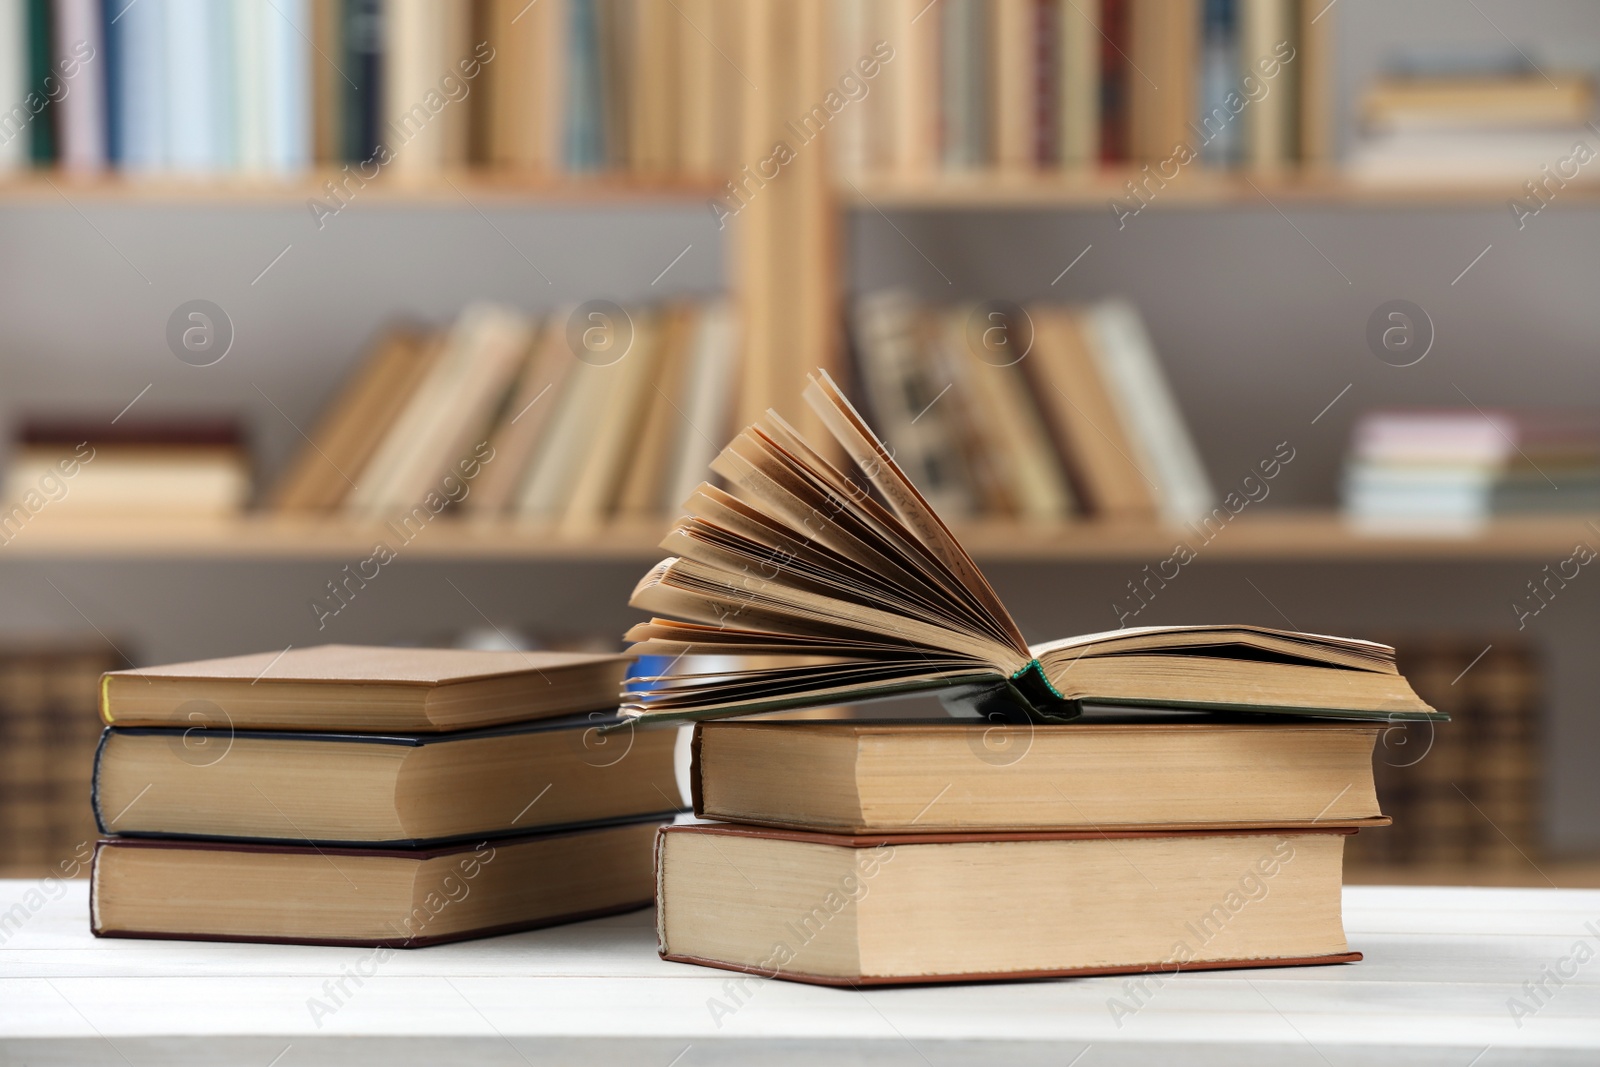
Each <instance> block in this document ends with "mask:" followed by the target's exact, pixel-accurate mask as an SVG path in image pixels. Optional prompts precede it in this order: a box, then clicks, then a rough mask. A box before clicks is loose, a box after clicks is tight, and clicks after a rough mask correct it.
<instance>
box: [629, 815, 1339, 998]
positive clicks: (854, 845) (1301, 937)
mask: <svg viewBox="0 0 1600 1067" xmlns="http://www.w3.org/2000/svg"><path fill="white" fill-rule="evenodd" d="M1351 832H1352V831H1350V830H1348V829H1329V830H1320V829H1319V830H1268V831H1260V832H1254V833H1241V832H1238V831H1233V832H1220V833H1219V832H1216V831H1209V832H1208V831H1191V832H1188V833H1181V832H1180V833H1160V834H1158V833H1148V832H1140V831H1115V832H1101V831H1094V830H1085V831H1081V832H1071V833H1061V832H1058V833H995V834H959V835H957V834H952V835H925V836H906V835H899V836H896V835H862V836H845V835H842V834H816V833H803V832H796V831H785V830H766V829H760V828H756V827H743V826H732V825H727V824H718V823H699V824H679V825H674V826H668V827H663V828H662V829H661V831H660V833H659V835H658V837H657V845H656V855H657V860H656V869H657V875H656V909H657V910H656V929H657V934H658V937H659V940H660V951H661V955H662V958H663V959H667V960H672V961H675V962H680V963H699V964H704V965H708V966H713V967H724V968H727V969H730V970H738V971H747V972H750V973H753V974H758V975H761V976H763V977H769V978H784V979H788V980H791V981H798V982H810V983H816V984H822V985H849V986H859V985H883V984H897V983H899V984H904V983H924V982H955V981H961V982H971V981H997V980H1006V979H1017V978H1046V977H1059V976H1067V975H1095V974H1138V973H1141V972H1145V971H1153V972H1164V973H1169V974H1176V973H1178V972H1180V971H1186V970H1209V969H1216V968H1224V967H1285V966H1298V965H1305V964H1329V963H1350V962H1354V961H1357V960H1359V959H1360V958H1361V953H1359V952H1353V951H1351V949H1350V945H1349V943H1348V942H1347V941H1346V939H1345V933H1344V924H1343V921H1342V916H1341V913H1340V906H1341V902H1340V891H1341V886H1340V880H1341V879H1340V875H1341V861H1342V856H1343V850H1344V839H1345V837H1346V836H1347V835H1348V834H1349V833H1351ZM730 869H731V870H733V871H738V872H739V873H740V874H742V875H743V876H744V877H743V879H740V878H735V877H730ZM746 882H748V883H749V884H748V885H747V884H746ZM750 885H756V886H760V887H761V891H760V892H758V893H757V892H751V890H750ZM1001 886H1003V887H1004V890H1003V891H1000V895H1001V896H1002V897H1005V896H1007V895H1009V896H1010V898H1011V899H1014V900H1017V901H1023V900H1035V901H1037V900H1045V901H1057V902H1070V904H1067V905H1065V906H1060V907H1043V908H1039V907H1022V906H1017V907H1006V906H998V903H999V902H998V901H997V897H996V893H997V887H1001Z"/></svg>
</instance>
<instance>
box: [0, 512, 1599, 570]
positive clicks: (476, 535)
mask: <svg viewBox="0 0 1600 1067" xmlns="http://www.w3.org/2000/svg"><path fill="white" fill-rule="evenodd" d="M1591 518H1592V520H1593V521H1600V515H1596V516H1593V517H1588V516H1580V515H1570V516H1532V517H1508V518H1496V519H1493V520H1491V521H1489V522H1487V523H1485V524H1484V525H1483V526H1482V528H1481V529H1475V530H1471V531H1453V530H1443V531H1439V532H1435V533H1428V532H1406V533H1375V532H1371V531H1367V530H1363V529H1361V528H1359V527H1357V526H1353V525H1352V524H1351V523H1350V522H1349V521H1348V520H1346V519H1345V518H1343V517H1342V516H1340V515H1338V514H1335V513H1329V512H1304V513H1297V512H1294V511H1287V510H1281V511H1278V512H1268V513H1263V514H1261V515H1256V516H1243V517H1241V518H1240V519H1239V520H1238V521H1237V522H1235V523H1233V524H1231V525H1229V526H1228V527H1226V528H1225V529H1223V530H1222V531H1221V532H1219V533H1218V534H1217V535H1216V536H1215V539H1214V540H1213V541H1211V542H1210V543H1209V544H1206V543H1204V541H1203V538H1202V537H1200V536H1197V534H1196V532H1195V531H1194V530H1193V529H1188V528H1184V527H1179V526H1163V525H1156V524H1146V523H1119V522H1097V521H1088V520H1086V521H1082V522H1072V523H1067V524H1061V525H1055V526H1044V525H1038V524H1029V523H1020V522H1013V521H1004V520H991V521H980V522H967V523H953V524H952V529H954V531H955V533H956V535H957V536H958V537H960V539H961V541H962V543H963V544H964V545H966V546H967V548H968V549H969V550H970V551H971V552H972V554H973V556H974V557H976V558H977V559H978V560H979V561H980V562H1008V563H1039V564H1049V563H1128V562H1146V561H1148V560H1151V559H1157V558H1162V557H1164V556H1166V555H1168V554H1170V553H1171V552H1172V549H1173V545H1174V544H1176V543H1178V542H1184V541H1187V542H1188V543H1190V544H1197V545H1202V546H1203V547H1200V548H1199V549H1198V551H1197V555H1198V556H1199V557H1200V558H1202V559H1207V560H1214V561H1217V562H1223V561H1229V562H1239V561H1277V562H1285V563H1307V564H1315V563H1324V562H1361V561H1368V562H1455V563H1474V562H1484V561H1501V562H1505V561H1531V560H1539V561H1543V560H1546V559H1549V558H1553V557H1555V556H1558V555H1561V554H1564V553H1566V552H1568V551H1570V550H1571V548H1572V544H1573V541H1574V539H1575V538H1581V537H1583V536H1584V533H1585V530H1586V529H1587V528H1588V527H1587V523H1586V519H1591ZM664 525H665V524H664V520H661V519H654V518H645V519H632V520H626V521H608V522H605V523H603V524H601V525H598V526H596V527H594V528H593V529H592V530H589V531H588V532H584V533H577V534H575V533H572V532H563V531H561V530H559V529H557V528H555V527H553V526H550V525H548V524H541V523H529V522H517V521H514V520H505V519H495V520H491V521H474V520H469V519H450V518H446V519H442V520H440V521H438V522H436V523H433V524H432V525H430V526H428V527H427V528H426V529H424V530H422V531H420V532H418V533H416V534H415V535H414V537H413V539H412V540H409V541H407V542H406V549H405V552H406V555H407V556H408V557H410V558H418V559H431V560H463V561H503V562H507V563H516V562H522V561H530V560H544V561H557V562H559V561H562V560H569V561H573V562H589V561H625V562H632V563H638V564H640V565H646V564H649V563H653V562H655V561H656V559H657V558H658V557H659V556H660V554H661V550H660V549H659V548H658V547H657V542H659V541H660V540H661V536H662V533H663V529H664ZM397 529H398V527H397V526H391V525H388V524H385V523H377V522H370V521H360V520H353V519H350V518H344V517H325V516H296V515H282V514H275V513H245V514H242V515H239V516H234V517H201V518H184V519H174V518H170V517H162V516H139V515H130V514H119V515H116V516H115V518H114V521H106V520H105V519H103V518H94V517H84V518H78V517H62V518H53V517H51V516H48V515H46V516H43V517H41V518H40V519H38V520H36V524H35V525H34V526H30V527H29V528H27V529H26V530H25V531H24V532H22V533H20V534H19V535H17V536H16V537H14V538H13V539H12V540H11V541H10V542H8V543H7V545H6V547H5V552H6V555H7V556H8V557H13V558H17V559H30V560H71V559H80V558H98V559H127V560H139V559H152V558H162V557H169V558H196V559H205V560H211V561H219V560H221V561H226V560H235V561H239V562H246V563H247V562H250V561H253V560H262V559H283V560H294V559H306V560H315V559H331V558H346V557H349V556H351V555H357V554H365V553H367V552H370V550H371V549H372V546H373V544H374V543H375V542H376V541H379V540H384V539H387V540H389V541H391V542H394V541H395V539H396V536H397V535H396V531H397Z"/></svg>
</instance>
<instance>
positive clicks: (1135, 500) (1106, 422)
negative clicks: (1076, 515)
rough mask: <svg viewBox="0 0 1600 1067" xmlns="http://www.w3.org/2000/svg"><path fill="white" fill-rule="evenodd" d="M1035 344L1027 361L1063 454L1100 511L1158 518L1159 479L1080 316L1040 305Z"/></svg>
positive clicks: (1088, 505) (1093, 512) (1087, 500)
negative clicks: (1140, 456)
mask: <svg viewBox="0 0 1600 1067" xmlns="http://www.w3.org/2000/svg"><path fill="white" fill-rule="evenodd" d="M1029 313H1030V314H1031V315H1032V317H1033V324H1034V350H1033V352H1032V353H1030V354H1029V356H1028V358H1027V360H1025V361H1024V362H1025V363H1026V365H1027V368H1028V370H1029V371H1030V372H1031V374H1032V379H1033V394H1034V396H1035V397H1037V398H1038V400H1039V404H1040V407H1041V408H1042V409H1043V410H1044V412H1045V413H1046V416H1047V418H1048V419H1049V421H1050V424H1051V426H1052V428H1053V429H1054V431H1055V434H1056V439H1057V440H1058V441H1059V442H1060V450H1061V455H1062V456H1064V457H1065V458H1066V460H1067V463H1068V466H1069V468H1070V469H1071V471H1072V473H1073V475H1074V483H1075V485H1076V486H1077V487H1078V489H1079V490H1080V493H1081V497H1082V500H1083V505H1084V508H1085V510H1086V511H1087V512H1088V513H1089V515H1090V516H1091V517H1093V518H1111V519H1126V520H1129V521H1137V522H1155V521H1156V519H1157V518H1158V517H1159V512H1158V509H1157V507H1156V500H1155V490H1154V487H1153V484H1152V482H1151V481H1150V479H1149V477H1147V475H1146V474H1145V473H1143V472H1142V471H1141V470H1140V469H1139V466H1138V463H1137V461H1136V459H1135V457H1136V455H1137V453H1136V451H1135V449H1134V446H1133V444H1132V442H1131V441H1130V440H1129V438H1128V431H1127V428H1126V427H1125V426H1124V425H1123V422H1122V419H1121V418H1120V417H1119V415H1118V414H1117V411H1116V408H1115V407H1114V406H1113V404H1112V401H1111V396H1110V393H1109V392H1108V391H1107V387H1106V383H1105V381H1104V380H1103V379H1102V378H1101V376H1100V372H1099V370H1098V369H1097V368H1096V366H1095V362H1094V358H1093V356H1092V355H1091V354H1090V352H1089V351H1088V349H1087V347H1086V344H1085V341H1084V338H1083V335H1082V333H1081V328H1080V326H1079V323H1078V321H1077V319H1076V317H1075V316H1074V315H1073V314H1072V313H1071V312H1068V311H1062V310H1058V309H1054V308H1049V307H1043V306H1035V307H1033V308H1031V309H1030V312H1029Z"/></svg>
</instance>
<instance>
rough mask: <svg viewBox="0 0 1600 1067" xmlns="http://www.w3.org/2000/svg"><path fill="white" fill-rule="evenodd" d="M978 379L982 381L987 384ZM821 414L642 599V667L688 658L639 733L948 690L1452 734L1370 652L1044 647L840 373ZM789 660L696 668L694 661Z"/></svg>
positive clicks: (648, 703) (744, 463)
mask: <svg viewBox="0 0 1600 1067" xmlns="http://www.w3.org/2000/svg"><path fill="white" fill-rule="evenodd" d="M980 370H981V368H980ZM805 398H806V401H807V402H808V403H809V404H810V405H811V407H812V409H813V410H814V411H815V412H816V413H817V415H818V417H819V419H820V421H821V423H822V425H824V426H825V427H826V428H827V430H828V432H829V434H830V435H831V436H832V438H833V443H834V445H836V447H837V451H838V454H839V455H842V456H844V457H847V459H846V460H845V462H846V464H847V466H846V467H843V468H841V467H838V466H835V465H834V463H833V462H831V461H830V460H829V459H828V458H826V457H827V456H828V455H829V454H830V451H831V450H830V449H829V448H828V447H826V446H819V445H818V444H815V443H812V442H809V441H807V440H805V439H804V438H802V437H801V435H800V434H799V433H798V431H796V430H795V429H794V428H793V427H792V426H790V425H789V424H788V423H787V422H785V421H784V420H783V419H782V418H780V417H779V416H778V415H777V414H776V413H773V412H769V413H768V414H767V416H766V417H765V418H764V419H762V420H761V421H760V422H758V423H757V424H756V425H754V426H751V427H749V428H748V429H746V430H745V431H743V432H742V433H740V434H739V435H738V436H737V437H736V438H735V439H734V441H733V442H732V443H731V444H730V445H728V447H727V448H726V449H724V451H723V452H722V454H721V455H720V456H719V457H718V458H717V459H716V461H715V462H714V463H713V464H712V469H713V470H714V471H716V473H717V474H719V475H721V476H722V477H723V478H724V479H726V480H727V482H728V483H729V484H731V485H732V486H733V487H734V489H735V492H734V493H729V492H725V491H722V490H720V489H717V488H715V487H713V486H711V485H709V484H703V485H701V486H700V488H699V489H698V490H697V491H696V492H695V493H694V494H693V495H692V496H691V497H690V498H689V499H688V501H687V502H686V503H685V504H684V508H683V510H684V512H685V515H684V517H682V518H680V519H679V520H678V521H677V522H676V523H675V524H674V525H673V527H672V529H671V531H670V532H669V533H668V534H667V537H666V539H665V540H664V541H663V542H662V547H663V548H664V549H666V550H667V551H668V552H670V553H672V555H671V556H670V557H669V558H667V559H665V560H663V561H662V562H660V563H658V564H657V565H656V566H655V567H653V568H652V569H651V570H650V571H649V573H647V574H646V575H645V576H644V578H643V579H642V580H641V581H640V582H639V584H638V586H637V587H636V588H635V589H634V592H633V597H632V600H631V601H630V602H631V603H632V604H633V605H634V606H635V607H638V608H643V609H645V610H646V611H650V612H652V613H655V614H656V616H657V617H656V618H653V619H652V620H651V621H649V622H646V623H641V624H639V625H637V626H635V627H633V628H632V629H631V630H629V631H628V635H627V636H628V639H629V640H630V641H632V642H634V645H633V648H632V649H631V651H633V652H635V653H638V654H642V655H658V656H665V657H668V658H669V659H674V658H678V657H681V658H682V662H681V666H680V671H679V672H674V673H671V674H668V675H664V676H660V677H653V676H638V677H634V678H630V679H629V681H628V686H627V688H626V690H625V691H624V697H623V705H622V710H623V713H624V714H625V715H628V716H631V717H634V718H637V719H642V720H673V719H707V718H724V717H729V716H735V715H749V714H753V713H757V712H764V711H778V710H784V709H790V708H804V707H817V706H824V705H828V704H837V703H855V702H860V701H863V700H871V699H876V698H879V697H888V696H896V695H900V694H904V693H911V692H926V691H937V692H939V693H940V695H941V697H942V698H944V699H945V700H946V702H947V703H948V704H952V705H956V706H959V707H962V708H964V709H966V710H976V711H977V712H978V713H980V714H982V715H984V716H986V717H990V718H1016V719H1025V720H1035V721H1043V722H1050V721H1068V720H1072V719H1075V718H1078V717H1079V716H1080V715H1081V714H1082V712H1083V709H1084V708H1085V707H1086V706H1095V705H1111V706H1117V705H1121V706H1133V707H1144V708H1162V709H1174V708H1177V709H1181V708H1194V709H1202V710H1211V711H1229V712H1233V713H1248V714H1265V715H1276V716H1281V715H1283V714H1285V713H1287V714H1290V715H1300V716H1306V715H1311V716H1324V717H1333V718H1343V719H1370V720H1381V721H1394V720H1401V719H1421V718H1444V717H1445V716H1442V715H1440V714H1439V713H1438V712H1436V711H1434V710H1433V709H1432V708H1431V707H1430V706H1429V705H1428V704H1427V703H1426V702H1424V701H1423V700H1422V699H1421V698H1420V697H1418V696H1417V694H1416V693H1415V692H1414V691H1413V690H1412V688H1411V686H1410V685H1409V684H1407V682H1406V680H1405V678H1403V677H1402V676H1401V675H1400V673H1399V671H1398V670H1397V669H1396V667H1395V660H1394V649H1393V648H1391V647H1389V646H1388V645H1383V644H1378V643H1376V642H1373V641H1363V640H1358V639H1355V638H1347V637H1331V636H1325V635H1321V634H1309V633H1299V632H1294V631H1288V630H1276V629H1269V628H1267V627H1261V626H1247V625H1209V626H1148V627H1139V628H1128V629H1123V630H1115V631H1111V632H1107V633H1098V634H1089V635H1086V636H1082V637H1069V638H1065V639H1063V640H1058V641H1052V642H1047V643H1044V644H1031V645H1030V644H1029V643H1028V641H1027V640H1026V639H1025V638H1024V637H1023V635H1022V631H1021V630H1020V629H1019V628H1018V626H1017V624H1016V622H1015V621H1014V620H1013V619H1012V617H1011V615H1010V613H1009V612H1008V611H1007V610H1006V608H1005V606H1004V605H1003V604H1002V603H1001V602H1000V598H999V597H998V596H997V595H996V594H995V592H994V589H993V587H992V586H990V584H989V582H988V580H987V579H985V578H984V576H983V573H982V572H981V571H980V570H979V569H978V566H977V564H976V563H975V562H973V559H972V557H971V556H970V555H968V554H967V552H966V550H965V549H964V548H962V546H961V544H960V542H959V541H958V540H957V539H956V537H955V535H954V534H953V533H952V532H951V531H950V529H949V527H948V526H946V525H945V524H944V522H943V520H941V519H940V517H939V516H938V515H937V514H936V513H935V512H934V510H933V509H932V508H931V507H930V506H929V505H928V502H927V500H926V499H925V498H924V497H923V495H922V494H921V493H920V492H919V491H918V489H917V487H916V486H915V485H913V484H912V483H911V480H910V479H909V478H908V477H907V476H906V474H905V472H904V471H903V470H902V469H901V468H900V466H899V465H898V464H897V463H896V462H895V460H894V457H893V455H892V453H891V452H890V450H889V449H888V448H887V447H886V446H885V445H884V444H883V442H882V440H881V439H880V438H879V437H878V436H877V434H875V433H874V432H873V430H872V428H871V427H869V426H868V425H867V423H866V422H865V420H864V419H862V417H861V415H860V414H859V413H858V412H857V411H856V409H855V408H854V407H853V406H852V405H851V403H850V402H849V400H847V399H846V398H845V396H844V394H843V393H842V392H841V391H840V390H839V388H838V386H837V385H835V384H834V382H833V380H832V379H831V378H829V377H828V376H827V375H826V374H825V373H824V374H821V375H813V376H812V378H811V384H810V386H809V387H808V388H807V389H806V391H805ZM700 656H715V657H728V656H746V657H757V656H759V657H774V658H773V659H769V660H767V661H766V662H764V663H762V664H761V665H759V666H749V667H746V668H744V669H737V668H734V669H730V668H729V666H728V663H727V660H726V659H717V660H714V661H709V662H711V663H713V664H714V666H711V667H708V668H706V669H703V670H698V671H697V670H695V667H694V663H695V660H694V658H693V657H700Z"/></svg>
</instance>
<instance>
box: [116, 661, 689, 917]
mask: <svg viewBox="0 0 1600 1067" xmlns="http://www.w3.org/2000/svg"><path fill="white" fill-rule="evenodd" d="M626 664H627V661H626V659H625V658H624V657H620V656H599V655H584V654H576V653H535V652H530V653H521V652H489V651H463V650H447V649H415V648H366V647H356V646H339V645H325V646H321V647H314V648H306V649H293V648H291V649H289V650H287V651H284V652H279V653H272V652H269V653H263V654H261V655H249V656H237V657H232V658H228V659H218V660H207V661H202V662H197V663H182V664H175V665H173V666H168V667H153V668H144V669H141V670H128V671H116V672H112V673H110V674H107V675H106V676H105V678H104V680H103V683H102V687H101V710H102V715H103V717H104V719H105V721H106V722H107V724H108V726H109V728H108V729H107V730H106V731H105V734H104V736H103V738H102V741H101V744H100V751H99V755H98V757H97V758H96V761H95V777H94V805H95V815H96V818H97V819H98V820H99V823H100V828H101V831H102V832H103V833H105V834H107V835H111V836H109V837H107V838H106V839H105V840H102V841H101V842H100V844H99V846H98V848H97V849H96V852H95V863H94V874H93V881H92V891H91V894H92V895H91V910H92V924H93V929H94V932H95V934H97V935H99V936H102V937H160V938H182V939H200V940H233V941H283V942H304V943H316V944H362V945H388V946H395V947H410V946H414V945H421V944H430V943H434V942H438V941H449V940H457V939H460V938H465V937H477V936H483V935H486V934H491V933H503V932H508V931H511V930H519V929H527V928H531V927H535V926H542V925H547V924H550V923H556V922H564V921H569V920H573V919H579V918H587V917H591V916H597V915H605V914H610V913H613V912H618V911H625V910H629V909H632V908H638V907H643V906H645V905H647V904H648V903H649V901H650V897H651V892H652V888H653V882H652V876H651V863H650V848H651V839H652V837H653V835H654V833H655V830H656V827H657V826H658V825H659V824H660V823H661V822H662V821H663V820H664V819H668V818H671V815H672V813H673V812H675V811H676V809H677V808H678V807H679V806H680V803H679V799H678V798H679V792H678V788H677V785H676V779H675V774H674V766H673V749H674V747H675V742H676V738H675V736H674V735H673V732H672V731H662V732H658V733H649V734H645V733H640V734H639V735H638V736H634V735H633V733H632V732H631V731H628V730H623V731H621V732H617V733H611V734H605V735H601V734H599V732H598V731H599V730H600V729H601V728H602V727H604V726H606V725H608V724H611V723H614V722H616V715H615V708H616V692H617V688H618V686H619V684H620V682H621V679H622V674H623V671H624V669H625V667H626ZM606 709H609V710H606Z"/></svg>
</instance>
